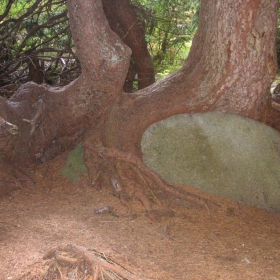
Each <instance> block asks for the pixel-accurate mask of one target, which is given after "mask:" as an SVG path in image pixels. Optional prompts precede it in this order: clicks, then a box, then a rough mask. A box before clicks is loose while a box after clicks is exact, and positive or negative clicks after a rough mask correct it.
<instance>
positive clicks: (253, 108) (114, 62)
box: [0, 0, 279, 205]
mask: <svg viewBox="0 0 280 280" xmlns="http://www.w3.org/2000/svg"><path fill="white" fill-rule="evenodd" d="M67 6H68V10H69V15H70V26H71V30H72V36H73V39H74V41H75V46H76V49H77V56H78V57H79V60H80V62H81V66H82V74H81V76H80V77H79V78H78V79H77V80H76V81H74V82H72V83H71V84H69V85H68V86H66V87H64V88H60V89H57V88H50V87H47V86H46V85H36V84H34V83H28V84H26V85H24V86H22V87H21V88H20V89H19V90H18V91H17V93H16V94H15V95H14V96H13V97H12V98H11V99H10V100H8V101H5V100H4V99H1V98H0V116H1V117H2V118H3V119H4V122H3V123H4V124H5V121H8V122H9V123H11V124H12V125H16V126H17V130H16V129H15V127H14V128H13V129H12V130H11V131H12V132H15V131H18V134H16V135H14V134H11V133H10V132H9V131H8V130H6V129H5V127H6V126H5V125H2V126H1V129H2V130H1V129H0V164H1V162H2V163H3V162H5V164H7V163H9V164H14V163H17V164H18V166H21V167H24V166H25V165H26V164H28V163H41V162H45V161H47V160H48V159H50V158H52V157H54V156H56V155H58V154H59V153H61V152H63V151H65V150H66V149H68V148H70V147H73V146H74V145H75V144H76V143H77V142H78V141H80V140H84V143H85V151H86V156H85V157H86V162H87V167H88V171H89V173H90V174H89V175H90V178H91V180H92V182H93V183H94V184H96V186H97V187H98V186H99V185H100V184H101V183H102V184H103V185H104V184H106V182H105V181H106V179H104V178H105V177H106V176H107V177H109V178H110V180H109V184H112V185H113V187H114V188H115V191H116V192H118V191H119V188H118V186H119V184H118V181H119V177H120V174H123V173H122V172H121V171H120V170H121V169H122V168H121V167H123V166H124V165H126V167H125V169H126V170H127V171H129V169H131V168H132V169H133V170H134V173H136V174H137V176H136V177H137V178H138V180H140V181H142V183H143V182H148V185H149V182H151V181H153V182H156V184H158V185H162V183H160V182H161V181H160V179H159V178H158V177H157V175H156V174H153V173H152V172H149V171H148V170H147V169H145V168H141V167H140V163H139V161H137V160H136V158H135V157H136V156H137V157H138V158H139V157H141V147H140V143H141V137H142V134H143V132H144V131H145V130H146V129H147V127H148V126H149V125H151V124H152V123H154V122H156V121H159V120H161V119H164V118H167V117H169V116H172V115H175V114H180V113H195V112H206V111H213V110H220V111H223V112H228V113H233V114H241V115H244V116H247V117H250V118H254V119H257V120H260V121H262V122H265V123H270V122H271V115H272V108H271V100H270V94H269V89H270V85H271V83H272V81H273V78H274V75H275V73H276V52H275V32H276V22H277V6H278V3H277V0H248V1H241V0H240V1H231V0H203V1H202V3H201V10H200V25H199V28H198V31H197V34H196V35H195V38H194V40H193V45H192V48H191V51H190V54H189V57H188V59H187V61H186V63H185V65H184V67H183V68H182V69H181V70H180V71H178V72H176V73H174V74H172V75H170V76H168V77H167V78H165V79H164V80H162V81H160V82H158V83H155V84H153V85H151V86H149V87H148V88H145V89H143V90H140V91H138V92H136V93H124V92H123V91H122V88H123V84H124V82H125V78H126V74H127V70H128V67H129V62H130V54H131V51H130V49H129V48H128V47H127V46H125V45H124V44H123V43H122V41H121V40H120V38H119V37H118V36H117V35H116V34H115V33H114V32H112V31H111V29H110V27H109V24H108V22H107V20H106V17H105V15H104V12H103V8H102V2H101V0H96V1H90V0H83V1H76V0H67ZM23 119H24V120H23ZM278 120H279V119H278ZM274 121H275V120H274ZM106 149H107V150H106ZM98 150H100V152H99V151H98ZM107 159H108V160H107ZM118 161H121V164H120V165H119V164H118ZM99 163H100V164H99ZM112 165H113V166H112ZM128 166H130V168H128ZM131 166H134V167H131ZM139 170H143V173H145V177H147V178H149V179H145V178H143V176H142V175H141V174H140V172H139ZM100 173H104V174H105V175H106V176H104V178H102V176H100ZM9 174H10V173H9ZM134 178H135V176H134ZM139 178H140V179H139ZM103 179H104V180H105V181H104V180H103ZM102 180H103V181H102ZM107 183H108V182H107ZM136 185H137V186H138V185H139V183H138V184H136ZM169 191H171V192H172V191H173V189H170V188H169ZM119 195H120V196H125V195H126V194H125V193H124V192H122V191H121V192H120V193H119ZM138 198H139V199H142V202H143V204H145V205H148V202H147V201H145V199H143V195H142V194H141V193H138Z"/></svg>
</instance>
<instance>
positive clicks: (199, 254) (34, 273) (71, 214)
mask: <svg viewBox="0 0 280 280" xmlns="http://www.w3.org/2000/svg"><path fill="white" fill-rule="evenodd" d="M65 160H66V155H65V156H62V157H60V158H57V159H55V160H53V161H52V162H50V163H49V164H45V165H41V166H38V168H37V169H36V170H33V171H30V174H31V175H30V176H31V177H32V179H33V180H34V182H35V184H34V185H32V186H29V187H27V188H25V189H20V190H15V191H13V192H12V193H10V194H9V195H7V196H5V197H3V198H1V200H0V279H1V280H2V279H3V280H4V279H9V280H11V279H41V278H40V277H42V275H43V274H44V273H46V271H45V269H46V266H47V261H46V260H43V259H42V258H43V256H44V255H45V254H46V253H47V252H48V251H49V250H50V249H52V248H55V247H57V246H59V245H61V244H64V245H65V244H74V245H76V246H80V247H82V248H83V249H84V250H85V251H86V252H96V251H98V252H100V254H101V255H102V256H103V257H104V258H105V259H106V258H108V259H109V258H110V259H111V260H114V261H115V262H116V263H118V264H120V265H121V266H122V267H125V268H128V269H129V271H131V272H132V273H133V274H135V275H138V277H139V279H140V278H142V277H143V278H149V279H209V280H210V279H211V280H212V279H232V280H233V279H238V280H240V279H255V280H257V279H267V280H277V279H279V280H280V214H279V213H268V212H266V211H264V210H260V209H256V208H250V207H245V206H244V205H241V204H237V203H236V202H233V201H230V200H227V199H222V198H217V197H212V196H210V195H206V194H204V193H203V192H200V191H198V190H193V191H194V192H196V193H199V194H201V195H202V196H204V197H208V198H211V199H213V200H214V201H215V202H218V203H219V204H220V205H221V206H222V207H221V210H219V211H214V210H211V209H210V211H207V210H206V209H203V208H200V207H197V205H190V204H187V203H185V202H182V201H178V200H171V201H170V208H171V209H172V210H173V212H174V216H173V217H168V216H164V215H163V216H159V215H156V216H149V217H147V215H145V212H144V211H143V207H142V206H141V204H140V203H138V202H134V203H133V212H134V213H135V215H125V214H126V213H127V212H128V210H127V208H126V207H125V206H124V205H122V204H121V203H120V201H119V199H118V198H116V197H114V196H113V195H112V194H111V193H110V192H109V191H106V190H103V191H101V192H97V191H95V190H94V189H93V187H92V186H90V185H89V183H88V182H87V178H83V179H82V180H81V181H80V182H71V181H69V180H67V179H66V178H65V177H64V176H62V175H61V174H60V169H61V168H62V167H63V166H64V164H65ZM244 187H246V186H244ZM104 205H110V206H111V207H112V208H113V209H114V211H113V213H112V212H111V213H105V214H96V213H95V210H96V209H99V207H102V206H104ZM117 215H119V217H117ZM53 279H58V278H53ZM64 279H75V277H74V276H73V275H72V276H71V275H70V274H68V276H67V277H66V278H64ZM80 279H88V280H90V279H94V278H92V277H89V276H84V277H83V278H80ZM104 279H105V278H104ZM106 279H107V278H106Z"/></svg>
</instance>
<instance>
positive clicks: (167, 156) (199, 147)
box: [142, 112, 280, 211]
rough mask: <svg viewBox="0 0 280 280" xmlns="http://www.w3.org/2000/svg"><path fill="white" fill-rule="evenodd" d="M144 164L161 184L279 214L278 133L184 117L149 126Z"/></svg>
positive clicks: (240, 121)
mask: <svg viewBox="0 0 280 280" xmlns="http://www.w3.org/2000/svg"><path fill="white" fill-rule="evenodd" d="M142 152H143V160H144V163H145V164H146V165H147V166H148V167H150V168H152V169H153V170H155V171H157V172H158V173H159V174H160V175H161V176H162V177H163V178H164V179H165V180H167V181H169V182H173V183H181V184H187V185H190V186H193V187H197V188H200V189H203V190H205V191H206V192H209V193H212V194H215V195H218V196H223V197H227V198H231V199H234V200H236V201H239V202H242V203H245V204H247V205H254V206H257V207H260V208H264V209H267V210H272V211H280V133H278V132H277V131H275V130H274V129H272V128H271V127H269V126H267V125H264V124H262V123H259V122H257V121H254V120H252V119H248V118H245V117H242V116H238V115H230V114H223V113H219V112H209V113H204V114H191V115H189V114H182V115H176V116H173V117H170V118H168V119H165V120H162V121H160V122H157V123H155V124H153V125H151V126H150V127H149V128H148V129H147V130H146V131H145V133H144V135H143V138H142Z"/></svg>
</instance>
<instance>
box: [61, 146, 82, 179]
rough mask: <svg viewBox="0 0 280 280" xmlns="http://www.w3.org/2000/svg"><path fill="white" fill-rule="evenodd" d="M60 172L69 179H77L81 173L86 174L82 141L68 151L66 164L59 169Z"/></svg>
mask: <svg viewBox="0 0 280 280" xmlns="http://www.w3.org/2000/svg"><path fill="white" fill-rule="evenodd" d="M61 174H62V175H64V176H65V177H66V178H68V179H69V180H71V181H77V180H79V178H80V176H81V175H82V174H87V168H86V166H85V163H84V148H83V144H82V142H80V143H79V144H78V145H77V146H76V147H75V148H74V149H73V150H72V151H71V152H70V153H69V155H68V157H67V160H66V166H65V167H63V168H62V169H61Z"/></svg>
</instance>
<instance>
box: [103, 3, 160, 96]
mask: <svg viewBox="0 0 280 280" xmlns="http://www.w3.org/2000/svg"><path fill="white" fill-rule="evenodd" d="M102 3H103V8H104V12H105V14H106V17H107V20H108V22H109V24H110V27H111V29H112V30H113V31H114V32H116V33H117V34H118V35H119V36H120V38H121V39H122V40H123V42H124V43H125V44H126V45H127V46H129V47H130V49H131V50H132V57H131V58H132V60H133V61H132V63H133V65H135V67H136V72H137V75H138V77H137V82H138V89H143V88H145V87H147V86H149V85H151V84H153V83H154V82H155V73H154V65H153V60H152V58H151V56H150V54H149V52H148V48H147V43H146V40H145V24H144V22H143V21H142V20H141V19H140V18H139V17H138V15H137V14H136V12H135V11H134V10H133V8H132V7H131V4H130V1H129V0H103V1H102ZM131 68H132V67H131ZM132 70H133V69H132ZM132 72H133V71H132ZM129 82H130V81H127V83H129ZM125 85H126V84H125ZM125 88H128V87H127V86H126V87H125ZM125 88H124V89H125ZM128 92H132V89H131V88H130V89H129V90H128Z"/></svg>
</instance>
